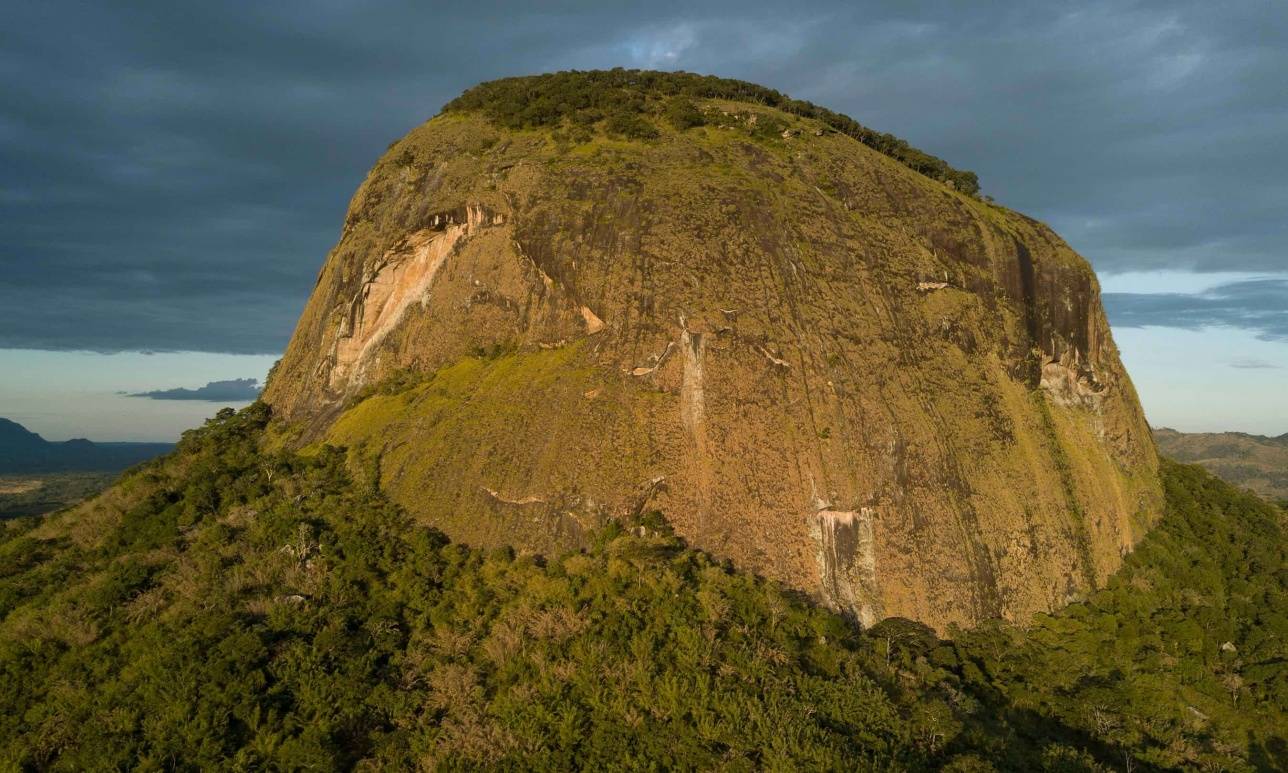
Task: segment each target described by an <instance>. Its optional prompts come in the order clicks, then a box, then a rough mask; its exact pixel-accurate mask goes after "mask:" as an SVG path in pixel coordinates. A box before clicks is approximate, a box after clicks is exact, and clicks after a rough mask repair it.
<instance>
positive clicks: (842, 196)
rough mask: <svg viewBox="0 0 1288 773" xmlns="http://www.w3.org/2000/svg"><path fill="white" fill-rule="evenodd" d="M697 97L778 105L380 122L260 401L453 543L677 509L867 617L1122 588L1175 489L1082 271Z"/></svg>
mask: <svg viewBox="0 0 1288 773" xmlns="http://www.w3.org/2000/svg"><path fill="white" fill-rule="evenodd" d="M698 106H699V108H700V109H702V110H704V111H706V112H707V113H708V114H711V115H721V114H725V113H727V114H728V115H729V116H734V117H735V118H736V117H737V116H748V115H750V116H753V117H754V116H755V115H765V116H768V119H767V120H772V122H774V124H775V125H779V124H781V125H782V126H783V129H782V130H781V131H775V132H773V133H768V134H766V133H765V132H757V131H756V130H755V128H754V122H748V121H747V120H745V119H743V120H735V118H722V119H721V121H720V122H719V123H720V124H721V125H719V126H713V125H708V126H700V127H697V128H689V129H687V130H684V131H678V130H675V129H672V128H670V127H668V126H666V125H665V124H664V123H662V122H658V126H657V132H656V133H657V136H656V137H655V138H650V139H645V140H625V139H621V138H613V137H611V136H605V135H604V134H603V133H599V132H590V133H589V134H588V135H586V136H582V137H581V140H583V141H579V140H577V139H570V138H569V137H567V136H565V135H563V134H561V133H559V132H557V131H554V130H550V129H547V128H537V129H506V128H500V127H499V126H498V125H496V124H495V123H494V122H492V121H489V120H488V119H487V118H486V117H485V116H484V115H482V114H480V113H475V112H469V111H465V112H460V111H454V112H449V113H446V114H444V115H441V116H439V117H436V118H434V119H433V120H431V121H429V122H427V123H426V124H424V125H423V126H421V127H419V128H417V129H416V130H414V131H413V132H411V133H410V134H409V135H408V136H407V137H406V138H404V139H403V140H401V141H400V142H398V143H396V144H395V145H393V146H392V147H391V148H390V150H389V152H388V153H386V155H385V156H384V157H383V158H382V159H381V160H380V162H379V163H378V164H377V165H376V167H375V168H374V169H373V170H372V172H371V174H370V175H369V176H368V178H367V180H366V181H365V182H364V183H363V185H362V187H361V188H360V189H359V191H358V193H357V194H356V196H355V197H354V199H353V202H352V205H351V207H350V211H349V216H348V218H347V220H346V222H345V226H344V230H343V233H342V235H341V239H340V242H339V244H338V245H337V246H336V247H335V249H334V250H333V252H332V253H331V255H330V256H329V257H328V259H327V262H326V264H325V266H324V267H323V269H322V273H321V275H320V276H319V278H318V283H317V287H316V289H315V290H314V293H313V296H312V298H311V299H310V301H309V303H308V306H307V308H306V309H305V312H304V315H303V317H302V319H301V320H300V323H299V327H298V329H297V330H296V333H295V336H294V338H293V339H292V341H291V344H290V347H289V349H288V350H287V353H286V355H285V357H284V358H283V360H282V362H281V363H280V365H279V366H278V368H277V369H276V371H275V373H274V375H273V377H272V379H271V382H270V384H269V387H268V389H267V391H266V394H265V399H266V400H267V401H268V402H269V403H271V404H272V406H273V408H274V410H275V413H276V415H277V416H278V417H279V419H280V420H281V426H280V428H279V430H280V432H281V433H282V435H283V436H285V437H291V438H294V439H295V442H299V443H307V442H313V441H317V440H326V441H328V442H332V443H339V444H344V445H347V446H349V447H350V449H351V453H352V458H353V461H354V464H355V466H358V467H360V468H361V469H362V470H364V471H365V473H366V474H368V475H370V476H373V477H375V478H378V481H379V483H380V485H381V486H383V487H384V488H385V489H386V490H387V491H388V492H389V493H390V494H391V495H392V496H393V497H394V498H395V499H396V500H397V501H399V502H401V503H402V504H403V505H405V506H406V507H407V508H408V509H409V510H411V511H412V512H413V513H416V514H417V515H418V516H419V517H421V518H423V519H425V520H426V521H428V522H430V523H433V524H435V525H437V526H439V527H440V528H442V529H444V530H445V531H446V532H447V533H448V534H449V535H450V536H452V537H453V538H457V539H461V540H464V541H467V542H474V543H479V544H489V545H491V544H504V543H511V544H518V545H520V546H523V547H526V548H529V549H532V550H539V551H554V550H560V549H563V548H567V547H570V546H575V545H577V544H578V542H579V540H580V539H581V538H582V535H583V534H584V533H585V532H586V531H587V530H588V529H590V528H593V527H594V526H596V525H598V524H600V523H602V522H604V520H605V519H608V518H614V517H621V516H623V515H629V514H630V513H633V512H639V511H642V510H646V509H654V508H656V509H660V510H662V511H663V512H665V514H666V515H667V517H668V518H669V519H670V520H671V522H672V523H673V525H674V526H675V528H676V530H677V531H678V532H679V533H680V534H682V535H684V536H685V537H686V538H688V539H689V540H690V541H691V542H693V543H694V544H696V545H698V546H700V547H702V548H705V549H708V550H710V551H712V552H713V553H716V554H719V555H722V556H728V557H730V558H732V559H734V560H735V561H737V562H738V563H740V564H742V565H743V566H746V567H748V568H750V569H753V570H755V571H758V572H761V573H763V574H766V575H769V576H772V577H775V578H777V579H780V580H783V581H785V582H787V583H790V584H791V585H794V586H796V587H798V588H801V589H803V590H806V591H808V592H810V593H813V594H815V595H816V596H817V597H818V598H820V599H822V600H824V601H826V602H827V603H829V604H831V605H834V606H836V607H838V608H841V609H844V610H846V611H849V612H851V613H853V614H854V615H855V616H856V617H857V618H859V619H860V620H862V621H863V622H864V623H871V622H873V621H875V620H877V619H880V618H881V617H887V616H902V617H908V618H914V619H918V620H922V621H925V622H927V623H929V624H931V625H934V626H936V627H939V628H941V629H942V628H944V627H945V626H947V625H948V624H951V623H957V624H965V625H969V624H971V623H973V622H976V621H979V620H982V619H986V618H990V617H995V616H1002V617H1008V618H1024V617H1026V616H1028V615H1030V614H1032V613H1035V612H1038V611H1045V610H1050V609H1053V608H1055V607H1058V606H1060V605H1062V604H1064V603H1066V602H1067V601H1069V600H1070V599H1073V598H1075V597H1077V596H1079V595H1080V594H1083V593H1085V592H1087V591H1088V590H1090V589H1092V588H1094V587H1096V586H1097V585H1098V584H1100V583H1103V582H1104V580H1105V579H1106V578H1107V577H1108V575H1109V574H1111V573H1112V572H1113V571H1114V570H1115V569H1116V568H1117V567H1118V565H1119V563H1120V560H1121V557H1122V555H1123V554H1124V553H1125V552H1127V551H1129V550H1130V549H1131V548H1132V546H1133V545H1134V544H1135V542H1136V541H1137V540H1138V539H1139V538H1140V537H1141V536H1142V535H1143V534H1144V532H1145V531H1146V530H1147V529H1148V528H1149V526H1150V525H1151V524H1152V523H1153V521H1154V519H1155V518H1156V516H1157V513H1158V511H1159V507H1160V501H1161V495H1160V491H1159V486H1158V483H1157V481H1156V464H1157V461H1156V457H1155V453H1154V448H1153V444H1152V441H1151V439H1150V435H1149V431H1148V428H1147V427H1146V424H1145V421H1144V419H1143V417H1142V414H1141V410H1140V407H1139V405H1138V403H1137V400H1136V396H1135V394H1134V392H1133V389H1132V386H1131V383H1130V382H1129V380H1128V378H1127V375H1126V373H1125V372H1124V370H1123V368H1122V365H1121V363H1120V362H1119V359H1118V354H1117V351H1116V350H1115V348H1114V345H1113V340H1112V338H1111V337H1110V334H1109V328H1108V325H1107V324H1106V321H1105V317H1104V314H1103V311H1102V310H1101V306H1100V301H1099V290H1098V286H1097V283H1096V279H1095V276H1094V275H1093V273H1092V271H1091V269H1090V267H1089V266H1088V265H1087V263H1086V262H1085V261H1084V260H1083V259H1082V258H1080V257H1079V256H1078V255H1076V254H1075V253H1074V252H1073V251H1072V250H1071V249H1070V248H1069V247H1068V246H1067V245H1066V244H1065V243H1064V242H1063V241H1061V240H1060V239H1059V237H1057V236H1056V235H1055V234H1054V233H1052V232H1051V231H1050V229H1048V228H1047V227H1046V226H1044V225H1042V224H1040V223H1038V222H1035V221H1033V220H1031V219H1029V218H1026V217H1024V216H1022V215H1019V214H1016V213H1014V212H1011V211H1009V210H1006V209H1004V208H1002V207H999V206H996V205H994V204H991V203H986V202H984V201H981V200H979V199H976V198H974V197H971V196H968V195H964V194H962V193H960V192H957V191H955V190H952V189H951V188H949V187H947V186H945V185H944V184H942V183H940V182H936V181H934V180H931V179H928V178H927V177H925V176H923V175H921V174H918V173H917V172H915V171H913V170H912V169H910V168H909V167H908V166H905V165H903V164H900V163H899V162H897V161H895V160H893V159H891V158H890V157H888V156H885V155H882V154H880V153H878V152H876V151H874V150H872V149H870V148H869V147H866V146H864V145H863V144H860V143H859V142H857V141H855V140H854V139H852V138H851V137H849V136H846V135H845V134H842V133H838V132H835V131H824V129H825V127H824V126H822V125H821V124H820V123H818V122H817V121H815V120H813V119H810V118H803V117H800V116H795V115H790V114H787V113H782V112H779V111H776V110H772V109H769V108H765V107H761V106H756V105H748V104H740V103H735V102H727V101H719V100H705V101H700V102H699V105H698ZM722 126H723V128H722ZM409 374H410V375H409ZM391 384H396V385H397V386H396V387H394V386H390V385H391ZM381 385H383V386H381ZM373 387H381V388H373Z"/></svg>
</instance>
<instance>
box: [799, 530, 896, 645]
mask: <svg viewBox="0 0 1288 773" xmlns="http://www.w3.org/2000/svg"><path fill="white" fill-rule="evenodd" d="M875 515H876V513H875V510H873V508H871V507H862V508H859V509H858V510H857V511H853V510H847V511H840V510H819V511H818V512H816V513H814V516H813V518H814V523H813V526H812V528H811V532H812V534H813V536H814V539H815V540H816V541H817V543H818V571H819V581H820V584H821V585H822V590H823V598H824V599H825V600H826V601H827V603H828V604H829V605H830V606H832V607H834V608H836V609H838V610H841V611H843V612H850V613H851V614H853V615H854V616H855V617H857V618H858V620H859V622H860V623H861V624H862V625H863V626H864V627H865V628H866V627H869V626H871V625H873V624H875V623H876V622H877V621H878V620H880V619H881V616H882V611H881V596H880V592H879V590H878V588H877V562H876V533H875V529H874V520H875Z"/></svg>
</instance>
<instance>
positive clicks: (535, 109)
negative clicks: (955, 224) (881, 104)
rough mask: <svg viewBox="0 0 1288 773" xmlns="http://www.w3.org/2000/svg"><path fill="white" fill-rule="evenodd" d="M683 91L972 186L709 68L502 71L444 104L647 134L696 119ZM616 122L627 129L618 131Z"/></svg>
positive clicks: (940, 166) (858, 129)
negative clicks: (780, 115)
mask: <svg viewBox="0 0 1288 773" xmlns="http://www.w3.org/2000/svg"><path fill="white" fill-rule="evenodd" d="M685 98H687V99H689V100H692V99H725V100H731V101H736V102H751V103H755V104H758V105H763V106H765V107H771V108H774V109H777V110H781V111H783V112H785V113H789V114H791V115H796V116H800V117H802V118H810V119H814V120H817V121H820V122H821V123H822V124H823V125H825V126H827V127H828V128H830V129H831V130H833V131H836V132H840V133H841V134H844V135H846V136H848V137H852V138H854V139H855V140H858V141H859V142H861V143H863V144H864V145H867V146H868V147H870V148H872V149H873V150H876V151H877V152H879V153H883V154H885V155H887V156H889V157H891V158H893V159H895V160H896V161H898V162H899V163H901V164H903V165H904V166H907V167H908V168H910V169H912V170H914V171H916V172H918V173H920V174H923V175H925V176H926V177H929V178H931V179H932V180H938V181H939V182H942V183H944V184H946V185H950V186H951V187H953V188H956V189H957V190H959V191H962V192H963V193H966V194H970V195H975V194H977V193H979V178H978V177H977V176H976V174H975V173H974V172H970V171H966V170H962V169H955V168H954V167H952V166H950V165H949V164H948V162H946V161H944V160H943V159H941V158H937V157H935V156H932V155H930V154H929V153H926V152H924V151H921V150H918V149H917V148H914V147H912V146H911V145H909V144H908V143H907V142H906V141H905V140H902V139H899V138H898V137H895V136H894V135H892V134H887V133H885V132H878V131H875V130H873V129H869V128H868V127H866V126H864V125H863V124H860V123H859V122H858V121H856V120H854V119H853V118H851V117H849V116H848V115H844V114H842V113H837V112H834V111H832V110H828V109H827V108H825V107H820V106H818V105H815V104H814V103H812V102H806V101H804V100H799V99H792V98H791V97H788V96H786V95H785V94H782V93H781V92H778V91H775V90H773V89H770V88H766V87H764V86H757V85H756V84H754V83H748V82H746V81H740V80H734V79H731V78H718V77H716V76H714V75H697V74H694V73H688V72H657V71H652V70H627V69H622V68H615V69H612V70H589V71H579V70H570V71H566V72H558V73H549V74H545V75H530V76H524V77H518V78H503V79H500V80H494V81H488V82H486V83H481V84H479V85H478V86H475V87H473V88H471V89H469V90H467V91H466V92H465V93H463V94H461V95H460V96H459V97H457V98H456V99H454V100H452V101H451V102H448V103H447V104H446V105H445V106H444V107H443V110H444V112H452V111H478V112H481V113H483V114H484V115H485V116H487V117H488V119H489V120H491V121H493V122H494V123H496V124H499V125H501V126H504V127H506V128H510V129H530V128H536V127H544V128H558V127H559V126H560V125H562V124H564V123H565V122H567V123H569V124H572V125H586V124H590V123H597V122H599V121H601V120H606V121H608V122H609V123H610V124H612V125H613V126H616V127H617V129H618V130H617V131H616V133H619V134H624V135H625V136H629V137H633V138H638V139H647V138H649V137H651V136H654V135H655V134H656V130H655V129H653V128H652V126H651V125H649V124H648V123H647V122H646V121H645V120H644V119H645V118H653V117H658V118H664V119H665V120H666V121H667V122H668V123H670V124H671V125H673V126H675V127H676V128H679V129H686V128H690V127H693V126H697V125H700V124H701V120H700V117H701V113H699V112H698V111H697V110H696V108H694V107H693V105H692V103H691V102H690V103H689V104H687V105H686V104H685V101H684V99H685ZM623 127H625V128H627V129H628V131H626V132H623V131H621V128H623ZM612 130H613V129H612V126H610V131H612Z"/></svg>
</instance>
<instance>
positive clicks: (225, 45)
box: [0, 0, 1288, 353]
mask: <svg viewBox="0 0 1288 773" xmlns="http://www.w3.org/2000/svg"><path fill="white" fill-rule="evenodd" d="M538 5H539V6H540V10H536V7H537V6H538ZM113 6H115V7H113ZM614 65H622V66H627V67H655V68H658V69H686V70H692V71H696V72H704V73H714V74H719V75H725V76H730V77H737V78H745V79H747V80H752V81H756V82H759V83H763V84H765V85H768V86H772V87H774V88H777V89H780V90H782V91H785V92H787V93H789V94H791V95H793V96H797V97H801V98H805V99H810V100H813V101H815V102H818V103H820V104H824V105H827V106H829V107H832V108H834V109H837V110H840V111H842V112H845V113H848V114H850V115H852V116H854V117H855V118H857V119H858V120H860V121H862V122H864V123H866V124H868V125H870V126H872V127H875V128H877V129H881V130H884V131H890V132H893V133H895V134H898V135H900V136H903V137H905V138H907V139H908V140H909V141H911V142H912V143H913V144H915V145H917V146H920V147H923V148H925V149H926V150H928V151H930V152H933V153H935V154H937V155H940V156H942V157H944V158H946V159H948V160H949V161H950V162H951V163H953V164H954V165H957V166H961V167H965V168H969V169H973V170H975V171H976V172H978V173H979V175H980V178H981V180H982V182H983V185H984V189H985V191H986V192H988V193H990V194H992V195H993V196H994V197H995V198H997V199H998V200H999V201H1001V202H1002V203H1005V204H1007V205H1009V206H1012V207H1015V208H1017V209H1020V210H1022V211H1025V212H1027V213H1029V214H1032V215H1034V216H1036V217H1039V218H1041V219H1043V220H1045V221H1047V222H1049V223H1051V224H1052V225H1053V226H1054V227H1055V228H1056V229H1057V230H1059V231H1060V232H1061V233H1062V234H1063V235H1064V236H1065V237H1066V238H1067V239H1068V240H1069V241H1070V242H1071V243H1072V244H1073V245H1074V247H1075V248H1077V249H1079V250H1080V251H1081V252H1082V253H1083V254H1084V255H1086V256H1087V257H1088V258H1089V259H1091V260H1092V262H1093V263H1094V264H1095V265H1096V267H1097V269H1099V270H1100V271H1101V272H1102V273H1120V272H1127V271H1156V270H1159V269H1167V270H1171V271H1200V272H1233V273H1234V274H1237V276H1232V277H1230V279H1229V281H1222V282H1220V283H1218V285H1217V286H1215V287H1213V288H1209V289H1208V290H1207V291H1205V292H1203V293H1200V294H1195V293H1188V294H1187V293H1170V294H1166V295H1138V294H1135V293H1133V292H1125V293H1115V294H1113V295H1111V296H1109V297H1108V298H1107V300H1108V302H1109V306H1110V310H1111V313H1112V314H1113V316H1114V319H1115V322H1116V323H1117V324H1119V325H1124V326H1126V325H1145V324H1163V325H1174V326H1178V327H1187V328H1193V327H1202V326H1206V325H1212V324H1228V325H1234V326H1238V327H1243V328H1246V329H1248V330H1251V331H1253V332H1255V333H1256V334H1257V335H1259V336H1261V337H1262V338H1264V339H1268V340H1288V311H1286V309H1288V281H1285V280H1286V278H1288V252H1286V248H1288V217H1286V216H1285V215H1286V214H1288V4H1286V3H1284V2H1283V0H1273V1H1272V0H1264V1H1259V2H1238V1H1237V0H1236V1H1235V2H1221V3H1214V2H1210V0H1209V1H1207V2H1185V1H1180V2H1170V1H1169V2H1124V1H1118V2H1107V3H1069V2H1033V1H1025V2H1014V3H988V2H973V3H959V2H942V3H940V2H906V1H899V2H879V3H863V2H857V3H856V2H843V3H834V4H827V3H819V4H809V3H783V2H773V3H758V2H737V3H724V4H705V5H702V6H701V7H697V6H695V4H693V3H689V2H685V3H672V2H647V3H636V4H629V5H616V4H611V3H606V2H590V3H541V4H537V3H513V4H500V3H478V2H475V3H469V4H465V3H461V4H437V5H436V4H434V3H424V2H366V3H341V2H333V1H322V0H314V1H312V2H284V1H282V0H274V1H273V2H267V3H219V2H212V1H210V0H207V1H206V2H201V3H187V2H155V3H154V2H132V3H128V4H127V3H103V2H93V3H76V2H67V1H66V0H45V1H43V2H25V1H24V0H9V1H8V2H6V3H4V7H3V9H0V276H2V277H3V278H2V279H0V319H2V320H3V323H2V324H0V347H19V348H47V349H91V350H98V351H120V350H196V351H220V352H236V353H276V352H279V351H281V349H282V348H283V346H284V345H285V342H286V339H287V337H288V336H289V334H290V331H291V329H292V327H293V325H294V322H295V318H296V316H297V315H298V313H299V311H300V309H301V308H302V306H303V302H304V300H305V297H306V295H307V292H308V291H309V289H310V288H311V286H312V283H313V278H314V277H315V275H316V273H317V270H318V268H319V266H320V265H321V262H322V260H323V257H324V255H325V253H326V251H327V249H329V247H330V246H331V244H332V243H333V241H334V240H335V238H336V237H337V235H338V232H339V226H340V223H341V219H342V216H343V211H344V208H345V206H346V205H347V202H348V199H349V197H350V195H351V194H352V192H353V190H354V188H355V187H356V186H357V184H358V183H359V181H360V180H361V179H362V176H363V175H364V173H365V172H366V170H367V169H368V168H369V167H370V166H371V164H372V163H373V162H374V160H375V159H376V157H377V156H378V155H379V154H380V153H381V152H382V151H383V150H384V149H385V147H386V146H387V145H388V143H389V142H390V141H391V140H393V139H395V138H397V137H399V136H401V135H402V134H404V133H405V132H406V131H407V130H408V129H410V128H411V127H412V126H414V125H415V124H417V123H419V122H421V121H423V120H425V119H427V118H429V117H430V116H432V115H433V114H434V113H436V112H437V110H438V108H439V107H440V106H441V105H442V104H443V103H444V102H446V101H447V100H449V99H451V98H452V97H453V96H455V95H456V94H457V93H459V92H460V91H461V90H463V89H464V88H466V87H468V86H470V85H472V84H474V83H476V82H478V81H481V80H485V79H489V78H495V77H500V76H505V75H512V74H526V73H534V72H541V71H549V70H557V69H568V68H581V69H587V68H595V67H611V66H614ZM1128 289H1129V290H1130V289H1131V287H1130V286H1129V288H1128ZM1141 289H1148V288H1141Z"/></svg>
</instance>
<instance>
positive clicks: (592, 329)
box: [581, 306, 604, 335]
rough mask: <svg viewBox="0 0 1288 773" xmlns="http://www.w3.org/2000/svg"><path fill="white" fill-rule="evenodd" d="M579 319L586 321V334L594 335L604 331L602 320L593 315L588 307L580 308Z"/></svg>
mask: <svg viewBox="0 0 1288 773" xmlns="http://www.w3.org/2000/svg"><path fill="white" fill-rule="evenodd" d="M581 318H582V319H584V320H585V321H586V332H587V333H588V334H589V335H594V334H596V333H598V332H599V331H601V330H603V329H604V320H602V319H600V318H599V317H598V316H596V315H595V312H593V311H591V310H590V307H589V306H582V307H581Z"/></svg>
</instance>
